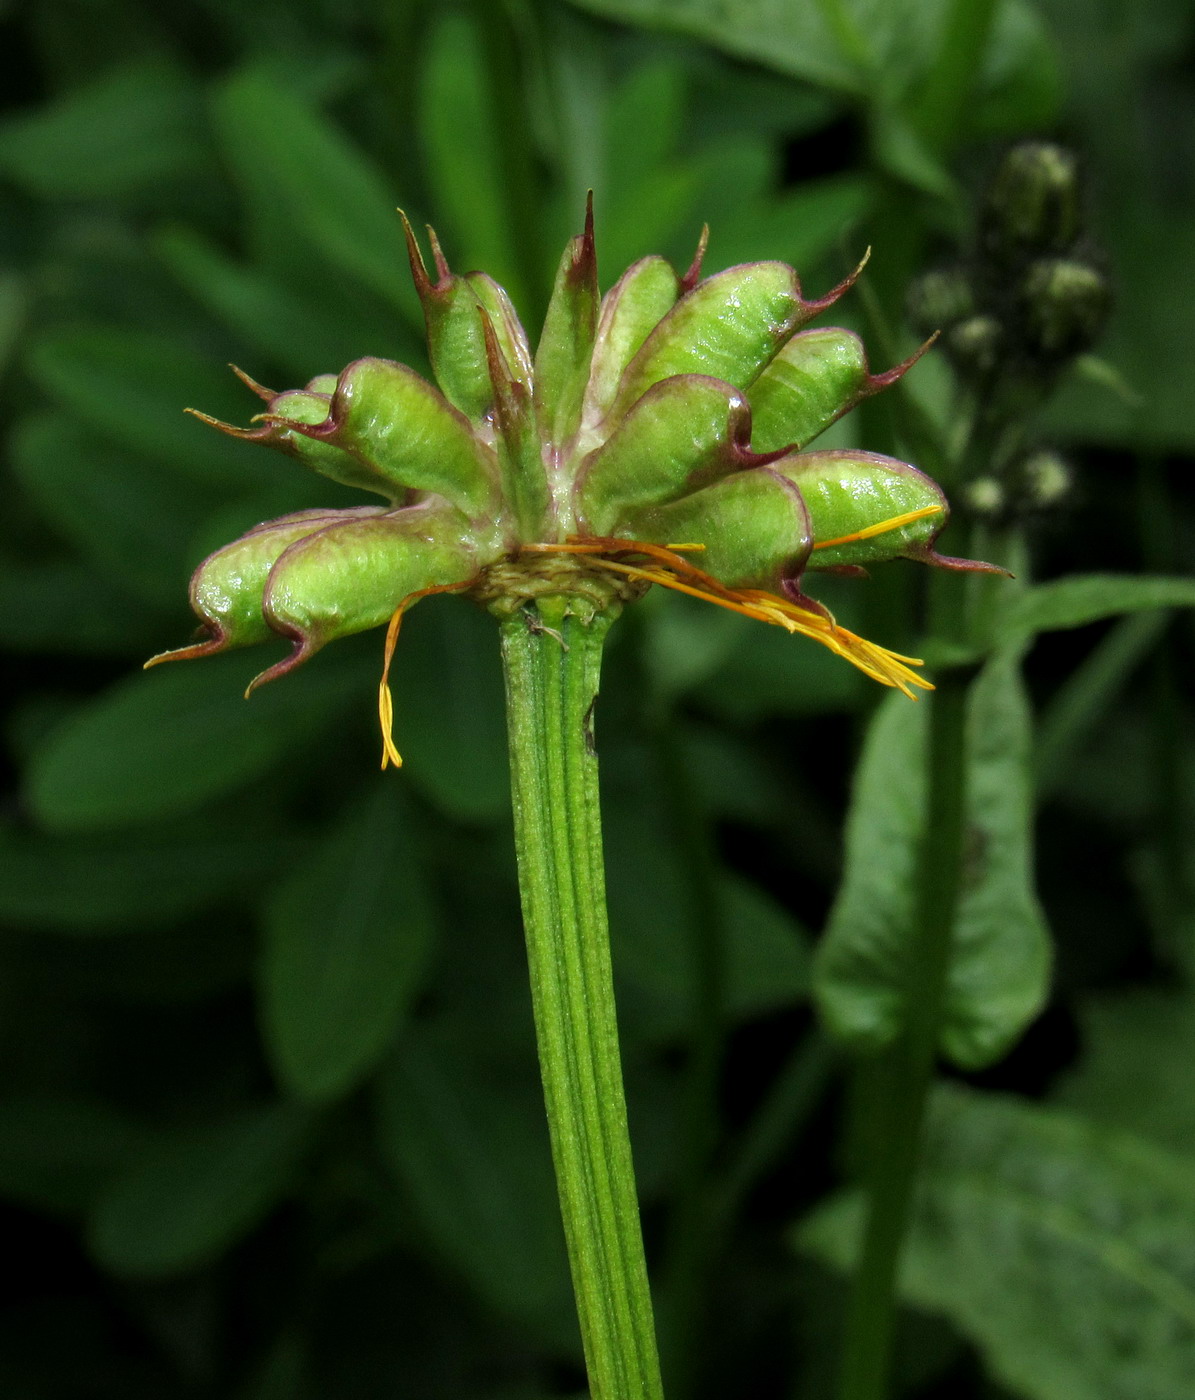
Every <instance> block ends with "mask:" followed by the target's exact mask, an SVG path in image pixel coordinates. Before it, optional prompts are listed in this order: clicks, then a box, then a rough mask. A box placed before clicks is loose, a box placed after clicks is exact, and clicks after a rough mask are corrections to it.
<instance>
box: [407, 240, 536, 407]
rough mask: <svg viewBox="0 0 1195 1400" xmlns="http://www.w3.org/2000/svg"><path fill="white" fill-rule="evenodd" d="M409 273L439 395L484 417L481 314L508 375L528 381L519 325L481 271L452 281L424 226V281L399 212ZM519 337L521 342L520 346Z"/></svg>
mask: <svg viewBox="0 0 1195 1400" xmlns="http://www.w3.org/2000/svg"><path fill="white" fill-rule="evenodd" d="M401 218H402V221H403V231H404V233H405V235H406V240H407V254H408V257H409V258H410V263H411V275H412V277H413V279H414V282H415V289H416V291H417V292H418V294H419V300H420V304H421V305H422V307H423V317H424V323H425V325H426V327H427V341H428V356H429V358H430V360H431V364H432V371H433V373H434V374H435V376H436V382H437V383H438V384H439V386H440V389H441V391H442V392H443V394H444V397H445V398H446V399H447V400H448V401H449V403H451V404H452V405H453V406H454V407H455V408H458V409H460V411H461V412H462V413H464V414H465V415H466V416H467V417H469V418H471V419H474V420H481V419H484V418H485V416H486V415H487V414H488V413H489V412H490V411H491V410H492V408H493V406H494V385H493V383H492V382H491V378H490V371H489V365H488V363H487V358H486V346H485V334H484V331H483V329H482V314H483V312H488V314H489V316H490V318H491V320H492V321H493V323H494V325H495V327H496V330H497V334H498V336H499V340H500V342H501V343H502V345H503V350H504V352H505V354H506V358H507V361H508V364H509V366H510V368H511V369H512V371H514V372H516V373H518V374H520V376H521V377H522V378H523V379H524V380H525V382H526V383H528V384H529V383H530V377H531V376H530V358H529V356H528V355H527V353H526V338H525V336H523V330H522V326H520V325H519V321H518V317H517V316H516V315H515V312H514V308H513V306H511V304H510V298H509V297H508V296H507V295H506V293H505V292H504V291H503V289H502V288H501V287H499V286H498V284H497V283H496V282H495V281H494V280H493V279H492V278H490V277H487V276H486V275H485V274H484V273H477V272H470V273H467V274H466V275H465V276H463V277H458V276H457V275H456V274H455V273H453V272H452V271H451V269H450V268H449V266H448V261H447V259H446V258H445V257H444V253H443V251H442V250H441V248H440V242H439V239H438V238H437V237H436V232H435V230H434V229H433V228H431V227H429V228H428V230H427V232H428V238H429V240H430V242H431V248H432V257H433V260H434V264H435V269H436V280H435V281H434V282H433V281H432V279H431V278H430V277H429V275H428V272H427V268H426V265H425V264H424V261H423V254H422V253H421V252H420V250H419V244H418V242H417V240H416V238H415V233H414V230H413V229H412V228H411V225H410V222H409V221H408V219H407V217H406V215H405V214H402V215H401ZM520 338H521V340H522V343H521V345H520V343H519V342H520Z"/></svg>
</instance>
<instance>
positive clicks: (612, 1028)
mask: <svg viewBox="0 0 1195 1400" xmlns="http://www.w3.org/2000/svg"><path fill="white" fill-rule="evenodd" d="M609 625H610V615H609V614H602V613H599V614H597V615H596V616H595V617H593V618H592V620H590V621H588V622H587V621H585V620H583V619H582V618H580V617H578V616H573V615H570V614H569V611H568V604H567V602H566V601H565V600H563V599H561V598H554V597H547V598H541V599H540V600H539V602H538V603H537V604H532V605H528V606H527V607H525V608H523V609H520V610H519V611H518V612H517V613H515V614H514V615H513V616H512V617H510V618H508V619H506V620H505V621H504V622H503V623H502V656H503V663H504V668H505V674H506V696H507V717H508V730H509V738H510V766H511V791H512V796H513V802H514V819H515V844H516V850H517V854H518V866H519V885H520V892H521V896H522V903H523V920H524V924H525V928H526V935H527V956H528V962H529V965H530V972H531V994H532V1003H533V1007H534V1012H535V1026H536V1037H537V1041H538V1046H539V1059H540V1071H541V1074H542V1076H543V1085H544V1100H545V1104H546V1107H547V1114H548V1126H549V1130H550V1134H551V1140H552V1156H553V1161H554V1163H555V1167H556V1181H557V1187H558V1190H559V1193H560V1208H561V1213H562V1216H563V1219H564V1232H565V1239H566V1242H567V1245H568V1255H569V1263H570V1267H571V1270H572V1277H573V1289H574V1292H575V1295H576V1301H577V1313H578V1317H579V1320H580V1324H581V1339H582V1343H583V1346H584V1349H585V1363H586V1367H587V1369H588V1372H589V1383H590V1390H591V1394H592V1396H593V1400H662V1396H663V1386H662V1383H661V1379H660V1364H659V1358H658V1354H657V1346H656V1337H655V1326H654V1322H653V1317H652V1303H651V1293H650V1290H649V1287H648V1279H647V1265H646V1260H645V1256H644V1250H643V1235H642V1229H641V1226H640V1222H639V1204H638V1196H637V1193H636V1189H635V1172H634V1165H633V1163H632V1159H631V1143H630V1136H629V1133H628V1131H627V1112H626V1098H625V1094H624V1091H623V1082H622V1066H621V1062H620V1058H619V1050H618V1024H617V1020H616V1015H615V1006H614V983H613V978H612V975H611V965H610V938H609V930H608V927H607V921H606V895H605V876H604V870H603V860H602V835H601V820H600V813H599V806H598V765H597V756H596V752H595V749H594V743H593V728H592V726H593V709H594V704H595V701H596V699H597V690H598V676H599V672H600V668H601V657H602V644H603V641H604V640H605V635H606V631H607V629H608V628H609Z"/></svg>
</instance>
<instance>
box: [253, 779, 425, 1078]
mask: <svg viewBox="0 0 1195 1400" xmlns="http://www.w3.org/2000/svg"><path fill="white" fill-rule="evenodd" d="M413 835H414V833H413V831H412V827H411V823H410V821H409V818H408V816H407V807H406V804H405V803H404V802H403V800H402V796H401V790H400V788H399V787H398V786H397V784H396V783H395V782H394V781H393V779H392V778H389V777H387V778H379V779H377V780H375V781H374V782H373V783H372V784H371V788H370V791H369V795H368V796H367V797H366V798H365V800H364V801H362V802H361V803H360V804H359V805H357V806H356V807H354V808H353V809H352V810H351V811H350V812H349V813H347V815H346V816H345V818H344V819H343V820H342V821H341V822H340V823H339V824H338V825H337V826H336V827H334V828H333V829H332V831H331V832H330V833H329V836H328V839H327V841H326V842H325V844H324V846H323V849H322V850H320V851H318V852H317V853H316V854H315V856H314V858H313V859H312V860H311V861H310V862H306V863H305V864H304V866H303V867H302V869H300V870H299V871H297V872H296V873H295V874H294V876H292V877H291V878H290V879H289V880H287V881H286V882H285V883H284V884H283V885H282V887H281V888H280V889H278V890H277V891H276V892H275V894H274V896H273V898H272V899H271V901H270V905H269V910H268V916H267V923H266V935H267V936H266V949H265V957H264V960H263V963H262V969H261V995H262V1017H263V1021H264V1032H265V1037H266V1046H267V1049H268V1050H269V1052H270V1057H271V1059H272V1061H273V1064H274V1068H275V1071H276V1073H277V1074H278V1077H279V1079H280V1080H281V1081H282V1084H283V1086H284V1087H285V1088H287V1089H288V1090H290V1091H291V1092H293V1093H295V1094H297V1095H298V1096H299V1097H300V1098H308V1099H316V1100H320V1099H330V1098H334V1097H336V1096H337V1095H340V1094H343V1093H345V1092H346V1091H347V1090H349V1089H350V1088H352V1087H353V1085H354V1084H355V1083H356V1082H357V1081H358V1080H359V1079H360V1078H361V1077H362V1075H364V1074H365V1073H366V1072H368V1070H369V1069H370V1068H372V1066H373V1064H374V1062H375V1061H376V1060H377V1058H378V1056H379V1055H380V1054H381V1053H382V1051H383V1050H384V1049H385V1048H386V1046H387V1044H388V1043H389V1042H390V1040H391V1039H392V1038H393V1036H394V1033H395V1031H396V1029H397V1027H398V1025H399V1024H400V1022H401V1020H402V1017H403V1015H404V1013H405V1012H406V1010H407V1008H408V1006H409V1005H410V1003H411V999H412V997H413V996H414V994H415V993H416V991H417V990H418V988H419V985H420V982H421V980H422V977H423V973H424V970H425V968H426V966H427V960H428V953H429V951H430V946H431V939H432V911H431V907H430V903H429V898H428V893H427V890H426V888H425V884H424V879H423V874H422V871H421V870H420V867H419V863H418V859H417V854H416V850H415V849H413V847H412V837H413Z"/></svg>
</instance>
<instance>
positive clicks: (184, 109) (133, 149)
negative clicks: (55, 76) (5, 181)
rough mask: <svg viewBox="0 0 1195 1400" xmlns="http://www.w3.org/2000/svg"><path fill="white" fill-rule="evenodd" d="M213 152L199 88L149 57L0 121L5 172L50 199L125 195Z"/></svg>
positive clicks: (179, 172) (178, 172)
mask: <svg viewBox="0 0 1195 1400" xmlns="http://www.w3.org/2000/svg"><path fill="white" fill-rule="evenodd" d="M207 156H208V148H207V145H206V143H205V141H204V124H203V121H202V109H201V106H200V102H199V96H198V93H197V91H196V89H195V87H194V85H193V84H192V83H191V82H190V81H189V80H188V78H187V75H186V74H185V73H184V72H183V71H182V70H180V69H179V68H176V67H175V66H174V65H173V64H170V63H164V62H162V61H160V60H156V59H151V60H148V61H145V60H143V61H138V62H134V63H131V64H129V65H128V66H127V67H124V68H120V69H118V70H116V71H115V72H111V73H107V74H105V75H104V76H103V77H101V78H98V79H96V80H95V81H93V82H91V83H89V84H88V85H87V86H86V87H83V88H78V89H76V90H73V91H70V92H68V93H67V95H66V96H64V97H60V98H59V99H58V100H57V101H55V102H52V103H50V104H48V105H44V106H41V107H39V108H37V109H36V110H34V111H31V112H29V113H27V114H21V115H19V116H14V117H10V118H9V119H8V120H7V121H6V122H4V123H3V124H2V125H0V171H2V172H3V173H4V174H5V175H6V176H7V177H8V178H9V179H10V180H12V181H13V182H14V183H15V184H17V185H19V186H20V187H21V188H22V189H25V190H27V191H28V192H29V193H30V194H34V195H39V196H42V197H44V198H46V199H120V198H122V197H125V196H128V195H130V194H134V193H138V192H141V191H143V190H147V189H152V188H153V187H154V186H155V185H157V184H158V183H160V182H161V181H163V180H169V179H171V178H176V177H178V176H180V175H182V174H184V173H185V172H187V171H188V170H189V169H191V168H192V167H195V166H197V165H200V164H201V163H202V162H204V161H205V159H206V158H207Z"/></svg>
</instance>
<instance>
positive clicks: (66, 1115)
mask: <svg viewBox="0 0 1195 1400" xmlns="http://www.w3.org/2000/svg"><path fill="white" fill-rule="evenodd" d="M146 1136H147V1135H146V1133H145V1131H144V1129H142V1128H141V1127H139V1126H138V1125H137V1124H136V1123H133V1122H132V1121H131V1120H130V1119H129V1118H127V1117H126V1116H125V1115H124V1114H122V1113H118V1112H117V1111H116V1110H115V1109H113V1108H111V1107H110V1106H109V1105H107V1104H104V1103H101V1102H99V1101H98V1100H93V1099H82V1098H77V1099H76V1098H69V1099H68V1098H57V1097H45V1096H38V1097H36V1098H33V1097H25V1098H9V1099H3V1100H0V1196H3V1197H4V1199H5V1200H9V1201H17V1202H19V1203H20V1204H22V1205H29V1206H33V1207H34V1208H35V1209H37V1210H45V1211H49V1212H51V1213H53V1214H55V1215H75V1214H77V1213H79V1212H81V1211H83V1210H85V1209H87V1207H88V1206H89V1205H90V1203H91V1201H92V1200H93V1198H94V1197H95V1196H96V1194H97V1193H98V1192H100V1191H102V1190H103V1189H104V1187H105V1185H106V1183H107V1181H108V1179H109V1178H110V1177H111V1176H112V1175H113V1174H114V1173H115V1172H117V1171H119V1170H120V1169H121V1168H122V1166H123V1165H124V1164H125V1163H126V1162H127V1161H128V1160H130V1159H131V1158H132V1157H133V1156H134V1155H135V1153H136V1152H137V1151H138V1150H139V1149H140V1148H141V1147H142V1146H143V1145H144V1143H145V1141H146Z"/></svg>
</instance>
